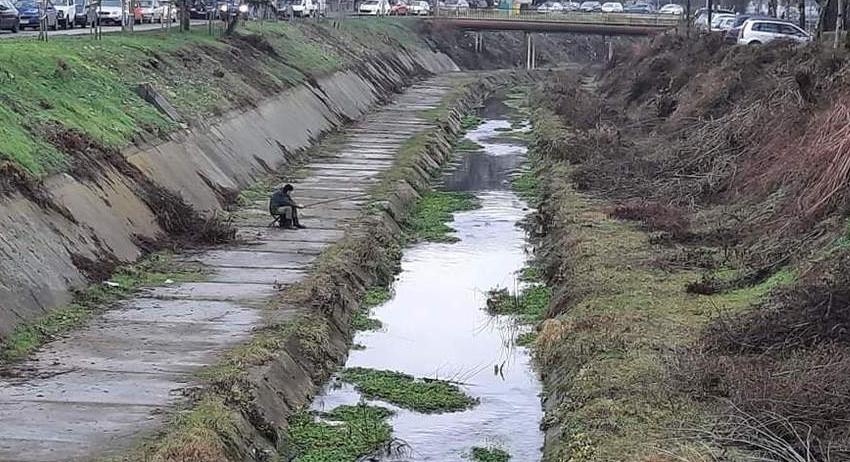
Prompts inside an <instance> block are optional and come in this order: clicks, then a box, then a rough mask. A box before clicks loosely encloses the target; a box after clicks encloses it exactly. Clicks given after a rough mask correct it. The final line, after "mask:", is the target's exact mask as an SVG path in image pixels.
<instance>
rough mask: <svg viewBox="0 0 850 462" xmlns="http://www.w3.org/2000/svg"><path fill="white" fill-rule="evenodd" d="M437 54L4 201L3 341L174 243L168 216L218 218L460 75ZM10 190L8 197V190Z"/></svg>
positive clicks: (326, 85) (374, 69) (0, 208)
mask: <svg viewBox="0 0 850 462" xmlns="http://www.w3.org/2000/svg"><path fill="white" fill-rule="evenodd" d="M455 69H456V66H455V65H454V64H453V63H452V62H451V60H450V59H448V58H447V57H446V56H444V55H441V54H438V53H433V52H431V51H428V50H426V49H420V48H412V49H411V50H400V51H399V52H398V53H397V54H396V55H395V56H393V57H388V56H384V57H375V58H367V59H364V61H363V62H362V63H361V65H360V66H358V68H357V69H356V70H345V71H340V72H337V73H334V74H330V75H327V76H325V77H322V78H319V79H317V80H315V81H313V82H311V83H310V84H305V85H300V86H296V87H294V88H292V89H290V90H287V91H285V92H284V93H282V94H279V95H277V96H275V97H273V98H270V99H268V100H266V101H265V102H264V103H262V104H260V105H258V106H257V107H253V108H251V109H248V110H246V111H244V112H234V113H229V114H227V115H225V116H224V117H223V118H222V119H221V120H220V121H218V122H216V123H214V124H211V125H209V126H207V127H205V128H203V127H202V128H194V129H192V130H186V131H183V132H177V133H172V134H171V135H170V137H169V139H168V140H165V141H156V142H152V143H150V144H147V145H144V146H134V147H132V148H129V149H127V150H125V152H123V153H122V155H112V156H104V158H103V159H99V160H97V161H96V163H95V165H87V166H86V168H85V174H81V172H80V170H81V169H77V171H75V172H71V173H62V174H57V175H54V176H52V177H49V178H47V179H46V180H45V181H44V182H43V185H41V186H40V187H39V189H38V190H37V191H33V190H30V189H27V188H21V190H20V191H17V192H8V191H4V192H5V194H4V196H3V197H2V198H0V226H2V228H3V230H4V231H3V233H2V234H0V299H2V300H3V304H2V306H0V338H3V337H5V336H7V335H8V334H9V333H10V332H12V331H13V330H14V329H15V327H16V326H17V325H18V324H19V323H21V322H25V321H30V320H33V319H35V318H37V317H39V316H41V315H44V314H45V313H47V312H49V311H50V310H51V309H52V308H54V307H56V306H58V305H63V304H66V303H68V302H70V301H71V298H72V289H75V288H80V287H82V286H84V285H85V284H87V283H88V278H87V276H91V275H90V274H86V271H87V270H88V269H90V268H93V267H94V268H96V267H98V266H102V265H104V264H105V265H106V266H109V265H113V264H115V263H121V262H129V261H133V260H135V259H136V258H138V257H139V256H140V255H141V254H142V253H143V247H144V243H150V242H152V241H156V240H157V239H159V238H160V237H162V236H163V235H165V234H167V233H168V232H169V231H171V230H170V229H168V224H167V223H164V220H163V211H162V210H161V209H162V208H167V207H169V206H170V205H172V204H171V202H175V201H181V200H182V201H183V202H184V203H186V204H188V205H189V206H191V207H192V208H194V209H195V210H196V211H198V212H201V213H202V214H206V215H209V214H211V213H214V212H215V211H217V210H220V209H221V208H222V207H223V206H224V205H226V204H227V203H228V202H229V201H231V200H232V199H233V197H235V195H236V194H237V193H238V191H239V190H240V189H241V188H243V187H245V186H247V185H249V184H251V183H252V182H253V181H255V180H256V179H257V178H259V177H260V176H261V175H264V174H267V173H269V172H272V171H275V170H277V169H279V168H281V167H283V166H285V165H287V164H288V163H291V162H293V161H294V160H295V159H296V157H297V154H298V152H300V151H301V150H303V149H304V148H306V147H308V146H309V145H310V144H311V143H312V142H314V141H315V140H316V139H317V138H318V137H319V136H321V134H322V133H325V132H327V131H328V130H332V129H334V128H337V127H340V126H341V125H342V124H344V123H345V122H347V121H349V120H354V119H357V118H359V117H360V116H362V115H363V114H364V113H366V112H367V111H368V110H369V108H370V107H372V106H373V105H374V104H375V103H377V102H379V101H381V100H382V99H384V98H386V97H387V95H388V94H390V93H392V92H394V91H396V90H397V89H398V88H400V87H402V86H404V85H405V83H406V82H408V81H409V80H410V79H411V78H414V77H416V76H419V75H424V74H428V73H439V72H445V71H451V70H455ZM5 189H8V188H5Z"/></svg>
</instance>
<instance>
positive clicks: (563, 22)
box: [427, 9, 682, 69]
mask: <svg viewBox="0 0 850 462" xmlns="http://www.w3.org/2000/svg"><path fill="white" fill-rule="evenodd" d="M427 20H428V21H432V22H439V23H442V24H446V25H451V26H454V27H457V28H460V29H464V30H469V31H473V32H476V34H475V48H476V51H479V50H480V48H481V47H482V46H483V45H482V43H483V37H482V36H481V34H479V33H478V32H480V31H487V30H516V31H523V32H525V38H526V64H527V66H526V67H528V68H529V69H534V68H535V67H536V59H535V49H534V37H533V33H535V32H538V33H552V32H554V33H572V34H592V35H605V36H612V35H632V36H641V35H643V36H652V35H656V34H659V33H664V32H667V31H672V30H674V29H676V28H677V27H678V26H679V25H680V24H681V23H682V17H681V16H679V15H672V14H658V13H651V14H647V13H602V12H579V11H570V12H557V13H555V12H553V13H538V12H536V11H534V12H515V11H510V10H498V9H494V10H466V11H457V10H455V11H445V10H444V11H437V12H436V13H435V14H434V15H433V16H431V17H429V18H428V19H427Z"/></svg>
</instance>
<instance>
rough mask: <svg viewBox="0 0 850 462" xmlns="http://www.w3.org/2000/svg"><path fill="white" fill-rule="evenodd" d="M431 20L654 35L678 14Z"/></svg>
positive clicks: (443, 15)
mask: <svg viewBox="0 0 850 462" xmlns="http://www.w3.org/2000/svg"><path fill="white" fill-rule="evenodd" d="M429 20H431V21H439V22H441V23H445V24H450V25H453V26H455V27H459V28H462V29H469V30H524V31H529V32H572V33H587V34H606V35H652V34H657V33H659V32H664V31H667V30H670V29H675V28H676V27H677V26H678V25H679V23H680V22H681V18H680V17H679V16H678V15H669V14H637V13H596V12H594V13H585V12H577V11H575V12H563V13H524V12H523V13H516V12H512V11H506V10H471V11H441V12H439V13H438V14H436V15H434V16H432V17H431V18H429Z"/></svg>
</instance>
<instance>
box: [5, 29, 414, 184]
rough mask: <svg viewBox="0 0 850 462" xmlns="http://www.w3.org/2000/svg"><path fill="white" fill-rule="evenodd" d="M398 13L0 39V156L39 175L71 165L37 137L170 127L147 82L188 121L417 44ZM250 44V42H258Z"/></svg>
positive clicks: (119, 135)
mask: <svg viewBox="0 0 850 462" xmlns="http://www.w3.org/2000/svg"><path fill="white" fill-rule="evenodd" d="M417 40H418V39H417V38H416V36H415V34H414V33H413V32H412V31H411V30H410V29H409V28H408V27H407V23H406V22H405V21H403V20H389V19H387V20H376V21H346V22H344V23H342V25H341V26H340V27H339V28H338V29H335V28H332V27H330V25H329V23H312V22H311V23H296V24H289V23H282V22H281V23H266V24H263V25H262V26H261V25H259V24H249V25H248V26H246V28H244V29H242V30H240V31H239V34H238V35H237V36H236V37H231V38H226V39H217V38H214V37H212V36H209V35H207V34H206V31H205V30H204V29H199V30H195V31H193V32H191V33H186V34H181V33H176V32H171V33H165V32H152V33H137V34H133V35H124V34H109V35H106V36H104V37H103V39H102V40H100V41H94V40H92V39H91V38H89V37H63V38H60V37H57V38H55V39H53V40H51V41H50V42H48V43H41V42H36V41H33V40H4V41H3V42H2V43H0V56H3V60H2V62H0V160H8V161H11V162H12V163H13V164H14V165H15V166H17V167H20V168H22V169H24V170H25V171H27V172H28V173H30V174H33V175H36V176H41V175H45V174H50V173H53V172H59V171H63V170H66V169H67V168H68V167H69V164H70V163H71V160H70V159H69V156H68V154H67V153H64V152H62V150H61V149H60V148H57V147H56V146H55V145H54V144H51V143H50V142H49V141H48V139H47V138H46V136H45V135H46V134H47V133H50V132H54V131H56V130H57V128H60V129H73V130H77V131H80V132H82V133H83V134H85V135H87V136H89V137H91V138H93V139H94V140H96V141H98V142H101V143H103V144H105V145H107V146H111V147H116V148H120V147H123V146H125V145H126V144H128V143H130V142H131V141H133V140H134V139H136V138H137V137H139V136H140V135H144V134H154V135H156V134H159V133H162V132H167V131H169V130H172V129H174V128H175V125H174V123H173V122H171V121H170V120H166V119H165V118H163V116H162V115H160V113H159V112H157V110H156V109H155V108H153V107H152V106H150V105H149V104H147V103H146V102H145V101H144V100H143V99H141V98H140V97H139V96H137V95H136V93H135V89H136V87H137V85H138V84H140V83H144V82H147V83H152V84H153V85H154V86H155V87H156V88H157V89H158V90H159V91H160V92H162V93H163V94H164V95H165V96H166V97H167V98H168V99H169V101H170V102H171V103H172V104H173V105H174V106H175V107H176V109H177V110H178V112H180V114H181V115H182V116H183V117H184V118H185V119H187V120H194V119H204V118H207V117H208V116H210V115H216V114H220V113H222V112H223V111H226V110H228V109H232V108H235V107H242V106H244V105H249V104H252V103H254V102H256V101H257V100H258V99H259V98H262V97H263V96H265V95H268V94H271V93H274V92H276V91H280V90H282V89H285V88H287V87H289V86H292V85H293V84H296V83H299V82H302V81H304V80H306V79H308V78H311V77H316V76H321V75H323V74H327V73H329V72H333V71H335V70H339V69H342V68H345V67H346V66H350V65H354V64H356V63H357V62H358V61H359V60H361V59H362V58H363V56H364V53H376V52H382V51H390V50H397V49H399V48H400V47H405V46H415V45H417V43H418V42H417ZM258 44H259V45H258Z"/></svg>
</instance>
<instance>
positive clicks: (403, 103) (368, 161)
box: [0, 76, 455, 462]
mask: <svg viewBox="0 0 850 462" xmlns="http://www.w3.org/2000/svg"><path fill="white" fill-rule="evenodd" d="M454 78H455V77H454V76H444V77H437V78H435V79H432V80H430V81H427V82H423V83H420V84H417V85H414V86H413V87H411V88H410V89H409V90H408V91H407V92H405V93H404V94H402V95H399V96H398V97H397V99H396V101H394V102H393V103H391V104H390V105H388V106H387V107H385V108H383V109H381V110H379V111H377V112H375V113H373V114H370V115H368V116H366V117H365V118H364V120H363V121H361V122H359V123H358V124H356V125H355V126H354V127H353V128H351V129H349V130H346V132H345V133H343V134H342V135H341V137H340V139H339V144H338V146H336V147H335V148H334V149H323V150H322V152H321V155H319V156H317V157H316V158H315V161H314V162H311V163H310V164H308V165H307V166H306V167H305V168H304V175H299V177H300V178H301V179H299V180H295V181H292V183H293V184H294V186H295V192H294V194H293V196H294V197H295V198H296V200H299V201H301V202H302V203H304V204H309V203H310V202H313V201H319V200H325V199H327V198H338V197H348V196H352V195H357V194H363V193H365V192H366V191H367V188H368V187H369V186H371V185H372V184H374V183H375V182H377V181H378V175H379V174H380V173H381V172H382V171H384V170H386V169H388V168H389V167H390V166H391V165H392V160H393V158H394V155H395V153H396V152H397V150H398V149H399V148H400V147H401V145H402V144H403V143H404V141H405V140H406V139H408V138H409V137H410V136H413V135H415V134H416V133H418V132H419V131H421V130H423V129H425V128H428V127H430V124H429V123H428V121H427V120H426V119H425V118H424V116H422V115H421V114H420V113H418V112H416V111H412V110H410V108H411V107H412V105H416V106H417V107H425V108H430V107H436V106H437V105H438V104H439V102H440V100H441V99H442V97H443V96H444V95H445V94H446V93H447V92H448V91H449V90H450V89H451V88H452V87H453V84H452V82H453V79H454ZM390 121H391V122H390ZM364 204H365V201H358V200H346V201H339V202H336V203H329V204H323V205H316V206H315V207H308V208H307V209H305V210H303V213H301V221H302V223H303V224H305V225H306V226H308V229H305V230H297V231H293V230H281V229H276V228H269V227H268V224H269V223H270V222H271V219H270V218H269V217H268V214H267V205H266V203H265V202H264V201H260V202H258V203H256V204H254V205H253V206H252V208H253V210H245V211H242V212H240V213H239V214H237V217H238V218H237V220H236V224H237V227H238V229H239V233H238V235H239V237H240V238H242V239H244V240H245V241H246V242H245V243H244V244H241V245H238V246H230V247H227V248H221V249H212V250H208V251H205V252H200V253H191V254H185V255H182V256H181V257H180V258H181V259H183V260H190V261H195V262H200V263H201V264H203V265H204V266H206V268H207V269H208V270H209V272H210V276H209V278H207V280H205V281H203V282H192V283H182V284H169V285H165V286H162V287H156V288H150V289H145V290H143V291H141V292H140V293H139V295H138V297H137V298H134V299H131V300H128V301H126V302H124V303H122V304H121V305H120V306H118V307H116V308H115V309H112V310H109V311H107V312H105V313H104V314H102V315H100V316H98V317H97V318H96V319H94V320H93V321H92V322H90V323H89V324H88V325H87V326H86V327H84V328H81V329H79V330H76V331H74V332H72V333H70V334H68V335H66V336H65V337H63V338H61V339H58V340H55V341H53V342H51V343H49V344H47V345H45V346H44V347H43V348H41V349H40V350H39V351H38V352H37V353H36V354H34V355H33V357H32V358H31V359H30V360H27V361H25V362H22V363H20V364H19V365H17V366H15V367H14V368H12V369H10V370H8V371H6V372H7V374H6V375H5V377H6V378H2V379H0V461H6V462H12V461H14V462H48V461H78V460H90V459H92V458H95V457H102V456H109V455H111V454H116V453H120V452H121V451H122V450H125V449H127V448H128V447H130V446H132V445H133V444H135V443H136V442H137V441H138V439H139V437H140V436H143V435H144V434H146V433H148V432H151V431H153V430H155V429H156V428H157V427H159V426H160V425H161V424H162V423H163V422H164V420H165V419H166V416H167V415H168V412H167V411H168V410H169V409H170V407H171V406H172V405H174V404H175V403H176V402H177V401H178V400H181V399H182V390H183V389H184V388H186V387H190V386H193V385H196V379H195V373H196V372H197V371H198V369H199V368H200V367H202V366H205V365H209V364H213V363H214V362H215V361H216V359H217V358H218V356H219V355H220V354H221V353H222V352H223V351H224V350H225V349H227V348H228V347H231V346H233V345H235V344H237V343H239V342H243V341H245V340H247V339H248V338H249V336H250V334H251V332H252V330H253V329H255V328H257V327H258V326H260V325H261V324H262V322H263V319H264V311H263V309H264V307H265V306H267V304H268V303H269V302H270V301H271V300H272V299H273V297H275V295H276V294H277V292H278V291H279V290H280V289H281V288H282V287H284V286H285V285H287V284H292V283H295V282H297V281H299V280H301V279H302V278H304V277H305V275H306V274H307V271H308V270H309V268H310V265H311V264H312V262H313V261H314V260H315V258H316V257H317V256H318V254H319V253H320V252H321V251H322V250H323V249H324V248H325V247H327V246H328V245H331V244H332V243H333V242H335V241H336V240H338V239H340V238H341V237H342V236H343V235H344V232H345V230H346V228H347V226H348V224H349V223H350V222H351V220H353V219H355V218H356V217H357V216H358V214H359V212H360V209H361V208H362V207H363V205H364ZM285 310H291V311H292V312H293V314H295V313H297V312H298V310H299V308H297V307H288V308H285ZM275 315H276V316H277V315H279V316H278V317H281V318H286V316H287V314H286V313H275Z"/></svg>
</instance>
